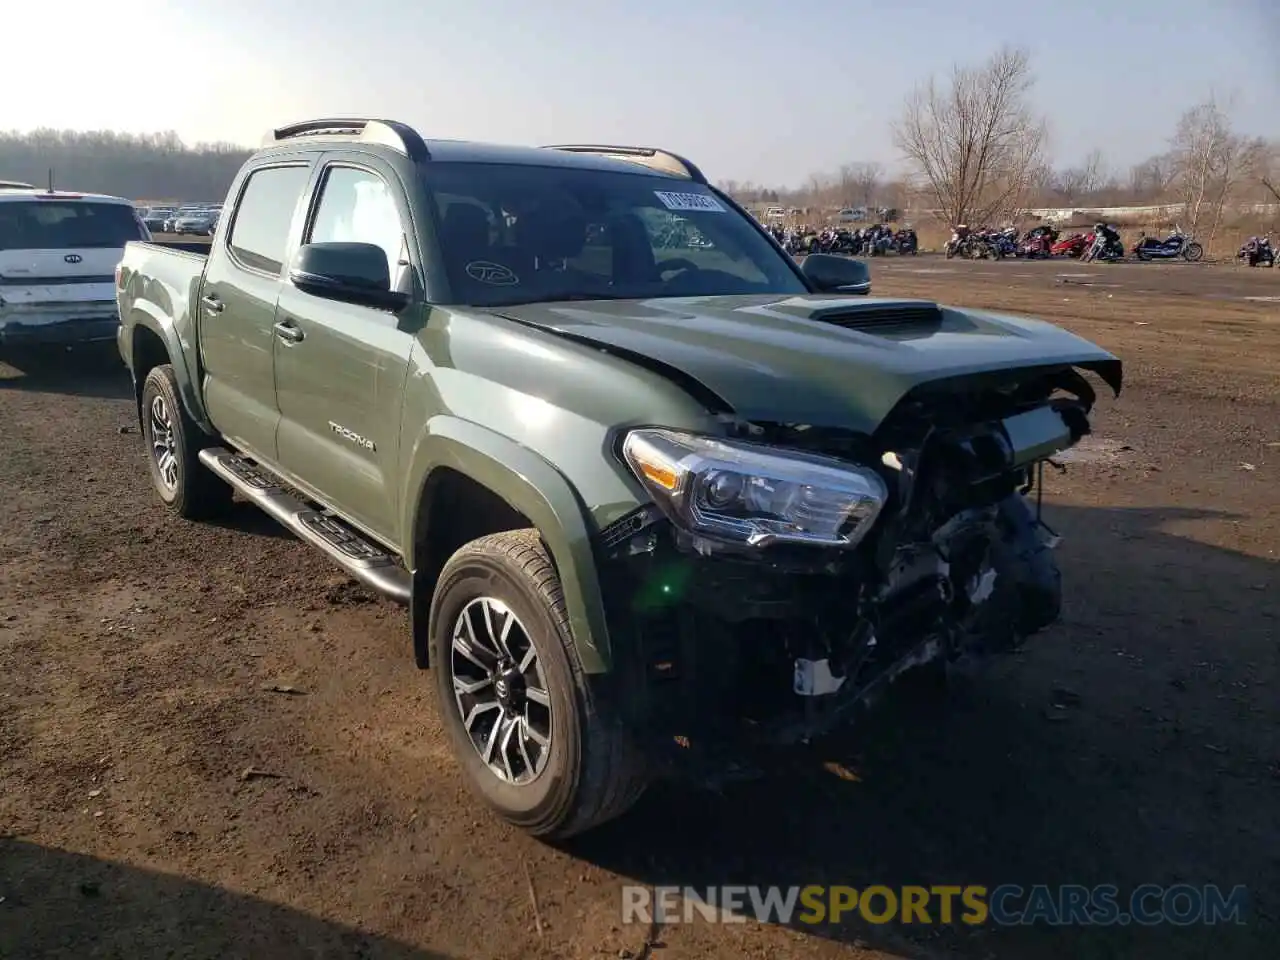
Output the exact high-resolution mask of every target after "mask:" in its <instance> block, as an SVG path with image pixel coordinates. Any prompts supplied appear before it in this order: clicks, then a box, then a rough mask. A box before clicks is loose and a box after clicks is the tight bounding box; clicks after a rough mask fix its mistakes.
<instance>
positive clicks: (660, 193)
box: [653, 190, 725, 213]
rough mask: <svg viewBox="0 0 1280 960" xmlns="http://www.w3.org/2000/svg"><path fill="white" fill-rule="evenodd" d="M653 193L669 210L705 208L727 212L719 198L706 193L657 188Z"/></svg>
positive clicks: (717, 211) (713, 211)
mask: <svg viewBox="0 0 1280 960" xmlns="http://www.w3.org/2000/svg"><path fill="white" fill-rule="evenodd" d="M653 193H654V196H656V197H657V198H658V199H659V200H661V201H662V205H663V206H664V207H666V208H667V209H668V210H694V211H698V210H705V211H707V212H708V213H724V212H725V210H724V205H723V204H721V203H720V201H719V200H717V199H716V198H715V197H713V196H710V195H708V194H705V193H669V192H668V191H666V190H655V191H653Z"/></svg>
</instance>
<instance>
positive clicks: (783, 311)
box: [491, 295, 1121, 433]
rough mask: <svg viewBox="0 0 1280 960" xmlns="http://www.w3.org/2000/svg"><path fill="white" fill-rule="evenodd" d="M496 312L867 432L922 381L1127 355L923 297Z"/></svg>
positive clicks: (752, 416)
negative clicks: (895, 318) (897, 317)
mask: <svg viewBox="0 0 1280 960" xmlns="http://www.w3.org/2000/svg"><path fill="white" fill-rule="evenodd" d="M935 310H936V311H937V312H933V311H935ZM491 312H492V313H494V314H497V315H500V316H503V317H506V318H508V319H511V320H515V321H517V322H519V323H523V324H527V325H529V326H533V327H537V328H539V329H542V330H547V331H551V332H554V333H557V334H560V335H562V336H566V337H570V338H573V339H575V340H578V341H582V342H587V343H592V344H595V345H597V346H600V347H601V348H603V349H607V350H612V351H613V352H615V353H618V354H619V355H621V356H624V357H629V358H631V359H633V360H636V361H637V362H648V363H650V364H655V365H658V366H660V367H663V368H666V369H667V370H668V371H670V370H674V371H678V372H679V373H680V374H682V375H683V376H684V377H686V378H692V379H694V380H696V381H697V382H698V383H699V384H701V385H702V386H703V387H704V388H705V389H707V390H709V391H711V392H712V393H714V394H716V395H717V396H718V397H719V398H720V399H722V400H723V401H724V402H725V404H726V405H727V406H729V407H730V408H731V409H732V410H733V411H734V412H735V413H736V414H737V415H738V416H740V417H743V418H745V419H747V420H754V421H762V422H765V421H767V422H774V423H797V424H799V423H806V424H810V425H813V426H842V427H846V428H849V429H852V430H858V431H861V432H864V433H871V432H873V431H874V430H875V429H876V427H877V426H878V425H879V424H880V422H881V421H882V420H883V419H884V418H885V417H886V416H887V415H888V414H889V412H890V411H891V410H892V409H893V407H894V406H895V405H896V404H897V402H898V401H899V400H900V399H901V398H902V397H903V396H904V395H905V394H906V393H907V392H908V391H909V390H911V389H912V388H914V387H917V386H919V385H921V384H924V383H928V382H930V381H936V380H944V379H951V378H962V377H973V376H981V375H983V374H989V373H990V374H1000V373H1007V372H1010V371H1015V370H1020V369H1027V368H1033V367H1057V366H1079V367H1082V368H1083V369H1086V370H1092V371H1094V372H1095V373H1098V374H1099V375H1100V376H1101V377H1102V378H1103V379H1104V380H1105V381H1106V382H1107V383H1108V385H1110V386H1111V388H1112V389H1113V390H1114V391H1115V392H1116V393H1119V391H1120V385H1121V365H1120V361H1119V360H1117V359H1116V358H1115V357H1113V356H1112V355H1111V354H1109V353H1107V352H1106V351H1105V350H1102V349H1100V348H1099V347H1097V346H1095V345H1094V344H1092V343H1090V342H1089V341H1087V340H1084V339H1082V338H1080V337H1077V336H1076V335H1074V334H1072V333H1068V332H1067V331H1065V330H1063V329H1061V328H1060V327H1056V326H1054V325H1053V324H1049V323H1044V322H1042V321H1038V320H1027V319H1021V318H1017V317H1008V316H1000V315H996V314H989V313H983V312H977V311H965V310H957V309H952V308H949V307H943V308H937V305H936V304H933V303H931V302H929V301H922V300H891V299H884V298H869V297H835V298H833V297H829V296H822V295H802V296H790V297H784V298H779V297H777V296H753V297H680V298H662V299H651V300H593V301H584V302H574V303H564V302H557V303H540V304H520V305H516V306H509V307H502V308H495V309H493V310H492V311H491ZM898 313H901V314H903V319H902V320H901V321H900V322H894V321H893V320H892V317H893V316H894V315H896V314H898ZM922 317H923V318H924V319H921V318H922ZM886 318H889V319H888V322H886Z"/></svg>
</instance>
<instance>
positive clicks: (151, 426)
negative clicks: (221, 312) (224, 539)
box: [141, 363, 232, 520]
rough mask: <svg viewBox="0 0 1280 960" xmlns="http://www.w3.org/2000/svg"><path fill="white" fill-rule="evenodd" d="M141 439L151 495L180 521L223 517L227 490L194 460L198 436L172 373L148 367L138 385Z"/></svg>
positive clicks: (227, 504) (228, 496)
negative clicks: (145, 375) (149, 468)
mask: <svg viewBox="0 0 1280 960" xmlns="http://www.w3.org/2000/svg"><path fill="white" fill-rule="evenodd" d="M141 414H142V436H143V439H144V440H145V441H146V444H147V462H148V463H149V464H150V466H151V482H152V483H153V484H154V486H155V488H156V493H158V494H159V495H160V499H161V500H162V501H163V502H164V504H165V506H167V507H168V508H169V509H170V510H172V511H173V512H174V513H176V514H177V515H178V516H180V517H182V518H183V519H186V520H207V519H211V518H213V517H217V516H221V515H222V514H224V513H226V511H227V509H228V508H229V507H230V505H231V495H232V494H231V487H229V486H228V485H227V484H225V483H223V482H222V481H221V480H219V479H218V478H217V477H216V476H215V475H214V474H213V473H211V472H210V471H209V470H207V469H205V468H204V466H203V465H201V463H200V460H199V454H200V449H201V443H200V441H201V439H202V436H203V434H202V433H201V430H200V428H199V426H197V425H196V423H195V422H194V421H193V420H192V419H191V418H190V417H189V416H188V415H187V410H186V408H185V407H184V406H183V405H182V401H181V400H180V399H179V397H178V380H177V377H175V376H174V373H173V367H172V366H171V365H169V364H167V363H166V364H161V365H160V366H158V367H153V368H152V369H151V371H150V372H149V373H148V374H147V378H146V379H145V380H144V381H143V382H142V409H141Z"/></svg>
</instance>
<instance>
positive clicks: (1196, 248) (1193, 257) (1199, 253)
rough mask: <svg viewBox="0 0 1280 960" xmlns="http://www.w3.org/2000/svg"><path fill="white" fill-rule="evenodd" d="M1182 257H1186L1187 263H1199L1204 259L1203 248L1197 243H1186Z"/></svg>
mask: <svg viewBox="0 0 1280 960" xmlns="http://www.w3.org/2000/svg"><path fill="white" fill-rule="evenodd" d="M1182 255H1183V256H1184V257H1186V259H1187V262H1188V263H1199V262H1200V260H1201V259H1202V258H1203V257H1204V247H1202V246H1200V244H1198V243H1188V244H1187V246H1186V248H1185V249H1184V250H1183V251H1182Z"/></svg>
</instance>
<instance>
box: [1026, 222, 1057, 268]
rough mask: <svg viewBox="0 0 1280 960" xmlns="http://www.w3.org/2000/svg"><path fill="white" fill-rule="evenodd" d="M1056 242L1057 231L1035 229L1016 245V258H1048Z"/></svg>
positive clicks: (1044, 228)
mask: <svg viewBox="0 0 1280 960" xmlns="http://www.w3.org/2000/svg"><path fill="white" fill-rule="evenodd" d="M1057 240H1058V231H1057V230H1055V229H1053V227H1043V226H1041V227H1036V228H1035V229H1034V230H1031V231H1030V232H1029V233H1028V234H1027V235H1026V236H1025V237H1023V238H1022V242H1021V243H1020V244H1018V256H1020V257H1026V258H1027V259H1028V260H1036V259H1039V258H1041V257H1046V258H1047V257H1049V256H1051V255H1052V254H1053V245H1054V243H1056V242H1057Z"/></svg>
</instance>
